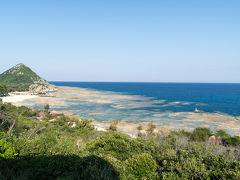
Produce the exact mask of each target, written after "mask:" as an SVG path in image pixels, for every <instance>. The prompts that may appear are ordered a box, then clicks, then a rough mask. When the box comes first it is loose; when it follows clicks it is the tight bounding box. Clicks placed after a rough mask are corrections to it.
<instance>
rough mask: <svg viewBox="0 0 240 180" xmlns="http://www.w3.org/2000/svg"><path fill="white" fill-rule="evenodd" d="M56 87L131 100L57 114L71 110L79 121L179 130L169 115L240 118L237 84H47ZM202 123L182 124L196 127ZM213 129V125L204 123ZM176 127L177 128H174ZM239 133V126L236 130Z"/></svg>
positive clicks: (82, 103)
mask: <svg viewBox="0 0 240 180" xmlns="http://www.w3.org/2000/svg"><path fill="white" fill-rule="evenodd" d="M50 83H51V84H54V85H56V86H68V87H79V88H84V89H87V90H94V91H97V92H99V93H101V94H104V95H123V96H124V95H127V96H128V97H132V98H126V99H124V98H119V99H114V101H112V102H110V103H99V102H86V101H79V103H73V104H71V101H69V106H68V107H67V108H66V107H65V108H62V109H61V108H60V109H58V110H72V112H74V114H76V115H78V116H80V117H86V118H91V117H92V116H89V113H99V115H97V116H94V119H95V120H97V121H111V120H119V121H126V122H133V123H140V122H150V121H153V122H154V123H156V124H158V125H165V126H175V127H180V125H182V124H184V121H183V119H184V117H182V118H181V117H178V118H177V119H176V118H175V117H172V116H171V114H172V113H178V112H194V111H195V109H198V110H199V112H202V113H218V114H222V115H229V116H234V117H237V116H240V84H238V83H235V84H234V83H232V84H230V83H145V82H144V83H142V82H59V81H57V82H50ZM205 123H206V122H201V121H198V122H192V124H189V123H185V124H186V126H189V127H198V126H201V125H203V124H205ZM207 124H208V125H209V126H210V128H212V129H216V127H217V125H216V124H214V123H207ZM178 125H179V126H178ZM239 129H240V126H239Z"/></svg>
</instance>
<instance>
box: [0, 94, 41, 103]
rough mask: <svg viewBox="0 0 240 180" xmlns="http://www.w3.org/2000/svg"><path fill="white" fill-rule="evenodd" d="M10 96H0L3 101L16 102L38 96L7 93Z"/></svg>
mask: <svg viewBox="0 0 240 180" xmlns="http://www.w3.org/2000/svg"><path fill="white" fill-rule="evenodd" d="M9 95H10V96H6V97H0V98H2V101H3V103H13V104H14V103H17V102H21V101H24V100H27V99H31V98H36V97H38V96H37V95H13V94H9Z"/></svg>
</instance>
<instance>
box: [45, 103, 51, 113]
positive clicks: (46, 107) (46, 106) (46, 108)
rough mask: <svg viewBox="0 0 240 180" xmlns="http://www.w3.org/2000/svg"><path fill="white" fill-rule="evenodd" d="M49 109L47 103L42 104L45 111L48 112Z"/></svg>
mask: <svg viewBox="0 0 240 180" xmlns="http://www.w3.org/2000/svg"><path fill="white" fill-rule="evenodd" d="M49 109H50V106H49V104H45V105H44V111H45V112H48V111H49Z"/></svg>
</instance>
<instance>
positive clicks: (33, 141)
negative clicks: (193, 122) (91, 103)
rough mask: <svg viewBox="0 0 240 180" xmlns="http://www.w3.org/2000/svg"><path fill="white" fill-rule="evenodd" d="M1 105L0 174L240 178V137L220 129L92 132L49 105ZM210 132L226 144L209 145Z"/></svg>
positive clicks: (22, 176) (18, 176)
mask: <svg viewBox="0 0 240 180" xmlns="http://www.w3.org/2000/svg"><path fill="white" fill-rule="evenodd" d="M0 109H1V113H0V124H1V132H0V179H39V180H40V179H41V180H42V179H86V180H91V179H109V180H110V179H111V180H112V179H128V180H129V179H168V180H169V179H170V180H171V179H240V163H239V158H240V150H239V144H240V140H239V137H232V136H230V135H229V134H227V133H226V132H225V131H222V130H221V131H218V132H211V131H210V130H209V129H207V128H197V129H195V131H193V132H186V131H173V132H171V133H170V134H167V135H165V134H158V135H154V136H153V135H152V134H151V133H149V134H148V135H147V136H144V137H138V138H135V139H134V138H131V137H129V136H128V135H125V134H122V133H120V132H117V131H115V130H116V129H114V131H110V130H109V131H106V132H102V131H101V132H100V131H96V130H95V128H94V126H93V125H92V124H91V122H92V121H91V120H89V119H81V120H78V119H77V118H74V117H70V116H65V115H61V116H58V117H53V116H51V114H50V113H49V106H45V110H32V109H29V108H27V107H23V106H21V107H16V106H13V105H11V104H7V103H5V104H0ZM3 113H6V114H9V115H12V116H16V117H17V118H18V120H17V123H16V124H15V126H14V128H13V131H12V132H11V133H9V127H11V125H12V123H13V121H12V119H11V118H10V119H5V118H4V116H3ZM39 113H40V114H43V113H44V115H45V117H44V118H43V120H42V121H39V120H38V119H37V117H38V115H39ZM73 124H75V125H76V126H74V127H72V125H73ZM152 127H153V125H151V128H152ZM211 135H215V136H221V138H222V139H225V144H224V145H213V144H209V143H208V142H207V140H208V138H209V136H211Z"/></svg>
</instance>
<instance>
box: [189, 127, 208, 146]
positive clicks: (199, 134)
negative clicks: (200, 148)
mask: <svg viewBox="0 0 240 180" xmlns="http://www.w3.org/2000/svg"><path fill="white" fill-rule="evenodd" d="M211 135H212V132H211V130H210V129H209V128H202V127H198V128H196V129H195V130H194V131H193V133H192V135H191V137H190V138H191V140H192V141H198V142H205V141H207V140H208V138H209V137H210V136H211Z"/></svg>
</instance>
